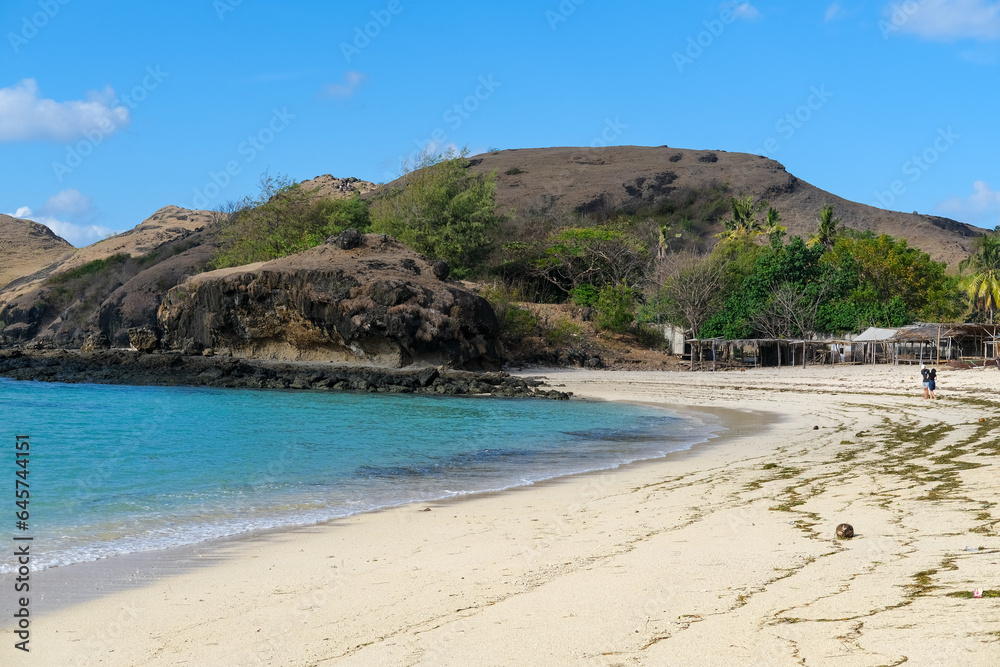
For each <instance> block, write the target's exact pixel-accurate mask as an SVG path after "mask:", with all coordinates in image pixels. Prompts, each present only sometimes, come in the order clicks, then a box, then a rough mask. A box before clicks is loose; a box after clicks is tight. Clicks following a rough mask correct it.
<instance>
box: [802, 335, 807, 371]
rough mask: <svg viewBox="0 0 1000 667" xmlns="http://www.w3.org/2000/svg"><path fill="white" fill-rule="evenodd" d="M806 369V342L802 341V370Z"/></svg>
mask: <svg viewBox="0 0 1000 667" xmlns="http://www.w3.org/2000/svg"><path fill="white" fill-rule="evenodd" d="M805 367H806V342H805V341H802V368H805Z"/></svg>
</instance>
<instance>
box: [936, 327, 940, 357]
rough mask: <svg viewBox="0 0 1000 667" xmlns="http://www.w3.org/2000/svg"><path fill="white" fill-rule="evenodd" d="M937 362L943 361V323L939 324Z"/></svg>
mask: <svg viewBox="0 0 1000 667" xmlns="http://www.w3.org/2000/svg"><path fill="white" fill-rule="evenodd" d="M936 349H937V355H935V356H937V363H938V364H940V363H941V325H940V324H939V325H938V339H937V348H936Z"/></svg>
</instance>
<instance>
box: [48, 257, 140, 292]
mask: <svg viewBox="0 0 1000 667" xmlns="http://www.w3.org/2000/svg"><path fill="white" fill-rule="evenodd" d="M130 259H132V257H131V256H130V255H127V254H125V253H118V254H117V255H112V256H111V257H106V258H104V259H95V260H94V261H92V262H87V263H86V264H84V265H82V266H78V267H76V268H75V269H70V270H69V271H64V272H62V273H57V274H56V275H54V276H52V277H51V278H49V279H48V281H47V282H48V283H49V284H50V285H61V284H64V283H67V282H70V281H74V280H77V279H78V278H83V277H85V276H92V275H94V274H97V273H101V272H103V271H106V270H107V269H109V268H111V267H113V266H115V265H116V264H124V263H125V262H127V261H128V260H130Z"/></svg>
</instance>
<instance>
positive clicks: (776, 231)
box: [760, 207, 788, 242]
mask: <svg viewBox="0 0 1000 667" xmlns="http://www.w3.org/2000/svg"><path fill="white" fill-rule="evenodd" d="M787 229H788V228H787V227H785V226H784V225H782V224H781V214H780V213H778V211H777V209H775V208H774V207H768V209H767V215H765V216H764V224H763V225H761V229H760V233H761V234H767V235H768V237H769V238H770V239H771V241H772V242H776V241H777V240H778V239H780V238H781V235H782V234H784V233H785V231H787Z"/></svg>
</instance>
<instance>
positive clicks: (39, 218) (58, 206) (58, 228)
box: [8, 190, 115, 248]
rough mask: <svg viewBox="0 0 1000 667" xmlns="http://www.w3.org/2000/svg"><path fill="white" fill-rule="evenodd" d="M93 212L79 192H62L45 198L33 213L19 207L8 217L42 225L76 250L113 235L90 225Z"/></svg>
mask: <svg viewBox="0 0 1000 667" xmlns="http://www.w3.org/2000/svg"><path fill="white" fill-rule="evenodd" d="M96 213H97V209H96V208H95V206H94V203H93V202H92V201H91V199H90V197H88V196H86V195H85V194H83V193H82V192H80V191H79V190H63V191H62V192H59V193H57V194H55V195H53V196H51V197H49V199H48V200H47V201H46V202H45V204H43V205H42V208H41V209H39V210H38V211H37V212H34V211H32V210H31V207H30V206H22V207H20V208H19V209H17V210H16V211H15V212H13V213H10V214H8V215H12V216H14V217H15V218H21V219H24V220H33V221H34V222H37V223H40V224H43V225H45V226H46V227H48V228H49V229H51V230H52V231H53V232H55V233H56V234H58V235H59V236H61V237H63V238H64V239H66V240H67V241H69V242H70V243H72V244H73V245H75V246H76V247H78V248H79V247H82V246H85V245H90V244H91V243H94V242H95V241H100V240H101V239H103V238H105V237H107V236H108V235H109V234H114V233H115V232H114V230H112V229H109V228H108V227H104V226H103V225H98V224H95V223H94V220H93V219H94V217H95V216H96Z"/></svg>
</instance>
